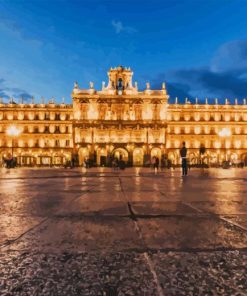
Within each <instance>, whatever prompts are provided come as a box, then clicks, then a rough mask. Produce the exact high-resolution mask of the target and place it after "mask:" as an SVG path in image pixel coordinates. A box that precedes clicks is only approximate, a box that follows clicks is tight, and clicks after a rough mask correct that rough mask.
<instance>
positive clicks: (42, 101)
mask: <svg viewBox="0 0 247 296" xmlns="http://www.w3.org/2000/svg"><path fill="white" fill-rule="evenodd" d="M44 103H45V99H44V97H43V96H42V97H41V104H44Z"/></svg>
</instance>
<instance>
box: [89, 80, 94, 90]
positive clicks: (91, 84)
mask: <svg viewBox="0 0 247 296" xmlns="http://www.w3.org/2000/svg"><path fill="white" fill-rule="evenodd" d="M89 87H90V89H94V83H93V82H92V81H90V82H89Z"/></svg>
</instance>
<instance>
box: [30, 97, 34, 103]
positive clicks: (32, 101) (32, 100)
mask: <svg viewBox="0 0 247 296" xmlns="http://www.w3.org/2000/svg"><path fill="white" fill-rule="evenodd" d="M31 104H34V96H32V99H31Z"/></svg>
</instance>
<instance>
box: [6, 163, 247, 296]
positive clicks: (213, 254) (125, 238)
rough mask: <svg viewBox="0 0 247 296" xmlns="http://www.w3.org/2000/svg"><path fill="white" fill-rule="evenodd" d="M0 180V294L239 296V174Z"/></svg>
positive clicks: (46, 172) (242, 192)
mask: <svg viewBox="0 0 247 296" xmlns="http://www.w3.org/2000/svg"><path fill="white" fill-rule="evenodd" d="M0 173H1V175H0V180H1V181H0V189H1V190H0V198H1V203H0V212H1V215H0V226H1V227H0V248H1V253H0V256H1V260H0V270H1V273H0V284H1V285H0V292H1V291H2V292H1V293H0V294H1V295H4V293H6V295H8V293H10V294H11V293H12V294H11V295H26V294H28V293H31V294H30V295H35V293H36V295H45V294H46V295H206V294H207V293H208V294H209V295H213V294H214V295H246V294H245V292H246V291H247V278H246V271H247V270H246V264H245V265H243V262H246V259H247V255H246V254H247V197H246V196H247V195H246V189H247V170H246V169H229V170H223V169H210V170H204V171H202V170H191V171H190V172H189V176H187V177H184V178H182V177H181V176H180V174H181V172H180V171H179V170H178V169H177V170H175V171H165V172H159V173H158V174H157V175H155V174H154V172H153V171H152V170H150V169H143V168H137V169H133V168H128V169H126V170H124V171H112V170H111V169H108V168H100V169H97V168H92V169H89V170H86V169H79V168H78V169H72V170H70V169H67V170H66V169H22V168H18V169H12V170H6V169H1V170H0ZM64 258H66V260H65V259H64ZM64 260H65V261H66V264H67V269H68V270H67V269H66V270H64V268H63V265H64ZM52 266H53V267H54V266H57V267H56V271H54V270H53V267H52ZM37 268H38V269H37ZM34 269H35V270H39V273H37V272H36V271H34ZM70 269H71V270H76V274H77V275H73V272H72V274H71V273H70V272H69V270H70ZM17 271H18V272H17ZM47 273H48V274H50V275H49V276H48V275H47ZM58 274H59V277H58ZM47 276H48V278H47ZM71 277H72V278H71ZM77 277H78V278H77ZM58 278H59V279H58ZM42 279H43V280H42ZM202 279H203V280H202ZM47 281H48V283H49V284H47V285H46V282H47ZM61 281H62V282H61ZM192 282H193V283H194V284H193V285H192ZM195 283H196V284H195ZM25 293H26V294H25ZM114 293H115V294H114ZM210 293H211V294H210Z"/></svg>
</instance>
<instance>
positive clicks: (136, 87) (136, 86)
mask: <svg viewBox="0 0 247 296" xmlns="http://www.w3.org/2000/svg"><path fill="white" fill-rule="evenodd" d="M135 89H136V90H138V83H137V81H135Z"/></svg>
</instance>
